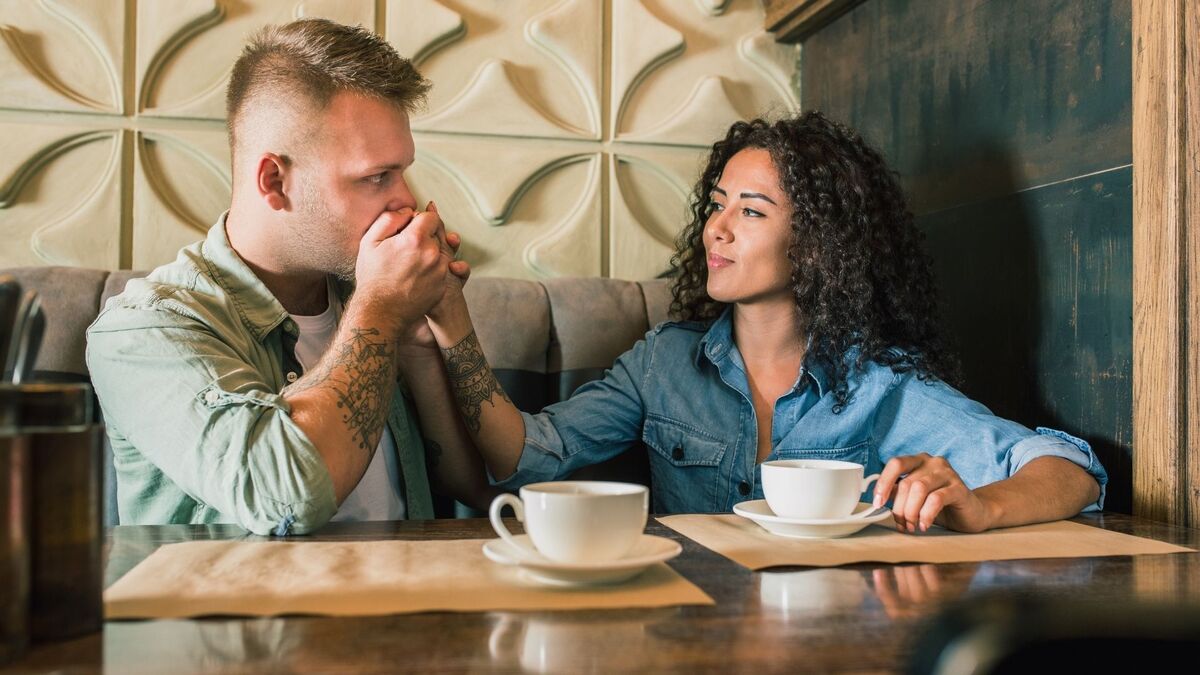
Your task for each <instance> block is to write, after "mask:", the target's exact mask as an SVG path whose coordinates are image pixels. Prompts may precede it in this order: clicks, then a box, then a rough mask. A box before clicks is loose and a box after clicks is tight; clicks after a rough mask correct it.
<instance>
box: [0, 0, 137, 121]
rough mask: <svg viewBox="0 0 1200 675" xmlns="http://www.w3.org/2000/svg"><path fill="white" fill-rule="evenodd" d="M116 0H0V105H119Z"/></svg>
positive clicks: (120, 17)
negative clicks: (1, 92)
mask: <svg viewBox="0 0 1200 675" xmlns="http://www.w3.org/2000/svg"><path fill="white" fill-rule="evenodd" d="M124 31H125V2H124V1H123V0H91V1H90V2H82V1H81V0H4V1H2V2H0V91H3V92H4V93H3V95H2V97H0V108H17V109H32V110H69V111H75V112H101V113H121V112H123V108H122V103H123V96H122V92H123V77H122V64H123V62H124V54H125V52H124Z"/></svg>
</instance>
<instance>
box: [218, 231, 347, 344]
mask: <svg viewBox="0 0 1200 675" xmlns="http://www.w3.org/2000/svg"><path fill="white" fill-rule="evenodd" d="M228 216H229V212H228V211H226V212H225V213H222V214H221V217H220V218H218V219H217V222H216V224H214V225H213V227H212V228H211V229H209V231H208V236H207V237H206V238H205V240H204V248H203V258H204V262H205V264H206V265H207V266H208V271H209V273H210V274H211V275H212V278H213V279H215V280H216V282H217V283H218V284H220V285H221V288H223V289H225V293H226V295H227V296H228V299H229V303H230V305H232V306H233V308H234V309H235V310H236V311H237V313H238V316H239V317H240V318H241V320H242V323H243V324H245V325H246V327H247V328H248V329H250V333H251V334H252V335H253V336H254V339H255V340H258V341H259V342H261V341H263V340H264V339H266V337H267V335H269V334H270V333H271V331H273V330H275V329H276V328H278V327H279V325H280V324H281V323H283V322H284V320H286V319H287V318H288V312H287V310H286V309H284V308H283V305H282V304H280V303H279V300H277V299H276V298H275V296H274V295H273V294H272V293H271V291H270V289H268V288H267V286H266V284H264V283H263V282H262V280H261V279H259V278H258V275H257V274H255V273H254V270H252V269H250V266H249V265H247V264H246V262H245V261H244V260H242V258H241V256H239V255H238V254H237V251H235V250H233V246H232V245H230V243H229V234H228V233H227V232H226V231H225V219H226V218H227V217H228ZM329 284H330V286H331V287H332V289H333V291H334V293H336V294H337V296H338V298H339V299H341V301H342V303H343V304H345V302H346V301H347V300H348V299H349V298H350V295H351V293H353V291H354V284H353V283H352V282H348V281H343V280H341V279H338V278H336V277H334V276H332V275H331V276H330V277H329Z"/></svg>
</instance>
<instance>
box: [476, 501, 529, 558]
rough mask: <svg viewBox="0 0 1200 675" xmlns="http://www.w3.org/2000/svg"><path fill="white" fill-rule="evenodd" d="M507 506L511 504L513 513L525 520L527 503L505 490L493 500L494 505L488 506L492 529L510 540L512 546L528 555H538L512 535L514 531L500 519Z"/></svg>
mask: <svg viewBox="0 0 1200 675" xmlns="http://www.w3.org/2000/svg"><path fill="white" fill-rule="evenodd" d="M505 506H511V507H512V509H513V513H515V514H516V515H517V520H519V521H521V522H522V523H523V522H525V504H523V503H522V502H521V498H520V497H517V496H516V495H513V494H509V493H507V492H505V493H504V494H501V495H497V496H496V498H495V499H493V500H492V505H491V506H490V507H488V520H490V521H492V529H493V530H495V531H496V534H498V535H500V538H501V539H503V540H504V541H506V542H508V544H509V545H510V546H512V547H513V548H515V549H517V550H518V551H520V552H521V553H523V554H525V555H528V556H536V555H537V554H538V553H537V551H535V550H533V549H532V548H530V547H528V546H525V545H523V544H521V542H519V541H517V538H516V537H514V536H512V533H511V532H509V531H508V528H507V527H505V526H504V521H503V520H500V512H501V511H503V510H504V507H505Z"/></svg>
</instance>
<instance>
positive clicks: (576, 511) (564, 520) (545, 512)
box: [488, 481, 650, 563]
mask: <svg viewBox="0 0 1200 675" xmlns="http://www.w3.org/2000/svg"><path fill="white" fill-rule="evenodd" d="M649 502H650V496H649V491H648V490H647V489H646V486H645V485H637V484H634V483H615V482H606V481H559V482H554V483H533V484H532V485H526V486H525V487H523V488H521V497H520V499H518V498H517V497H515V496H513V495H511V494H502V495H500V496H498V497H496V498H495V499H494V500H492V506H491V508H490V509H488V517H489V518H490V519H491V521H492V527H493V528H495V530H496V534H498V535H500V538H501V539H503V540H504V541H506V542H508V543H509V544H510V545H512V546H514V547H516V548H517V549H518V550H520V551H523V552H525V553H526V554H530V555H536V554H539V553H540V554H541V555H542V556H545V557H546V558H549V559H551V560H554V561H557V562H564V563H590V562H604V561H609V560H616V559H618V558H620V557H621V556H623V555H625V554H626V553H627V552H628V551H629V549H631V548H633V545H634V544H635V543H637V540H638V537H640V536H641V534H642V530H644V529H646V513H647V512H648V510H649ZM505 506H511V507H512V508H513V511H515V512H516V514H517V520H519V521H521V522H523V523H524V524H525V532H526V533H528V534H529V538H530V539H531V540H532V541H533V546H534V548H536V549H537V550H536V551H534V550H531V549H529V547H528V546H527V545H523V544H522V543H521V542H519V541H518V540H517V539H516V538H515V537H513V535H512V533H510V532H509V531H508V528H506V527H505V526H504V522H503V521H502V520H501V519H500V512H501V511H502V510H503V509H504V507H505Z"/></svg>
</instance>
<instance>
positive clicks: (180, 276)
mask: <svg viewBox="0 0 1200 675" xmlns="http://www.w3.org/2000/svg"><path fill="white" fill-rule="evenodd" d="M331 283H335V287H336V288H337V290H338V292H339V294H341V295H343V296H346V295H348V292H349V288H348V287H346V286H345V285H344V284H340V283H337V282H333V281H331ZM298 334H299V333H298V330H297V328H296V324H295V322H294V321H292V320H291V319H290V318H289V317H288V313H287V311H286V310H284V308H283V305H281V304H279V301H278V300H276V299H275V297H274V296H273V295H271V292H270V291H269V290H267V287H266V286H264V285H263V283H262V282H261V281H259V279H258V277H257V276H255V274H254V272H252V271H251V270H250V268H249V267H248V266H247V265H246V264H245V263H244V262H242V260H241V258H239V257H238V255H237V253H236V252H234V250H233V248H232V247H230V245H229V238H228V237H227V236H226V233H225V216H224V215H222V216H221V218H220V220H218V221H217V223H216V225H215V226H214V227H213V228H212V229H211V230H210V231H209V233H208V237H207V238H206V239H205V240H204V241H200V242H197V243H195V244H192V245H191V246H188V247H186V248H184V249H183V250H181V251H180V252H179V256H178V257H177V258H176V259H175V261H174V262H172V263H170V264H167V265H164V266H162V267H159V268H158V269H156V270H154V271H153V272H151V273H150V275H149V276H147V277H146V278H144V279H134V280H131V281H130V282H129V284H128V285H127V286H126V287H125V292H123V293H121V294H120V295H118V296H115V297H113V298H111V299H110V300H109V301H108V302H107V303H106V304H105V306H104V309H103V310H102V311H101V312H100V315H99V316H98V317H97V318H96V321H95V322H94V323H92V325H91V327H89V328H88V334H87V365H88V370H89V371H90V373H91V377H92V383H93V384H94V386H95V389H96V394H97V396H98V397H99V399H100V406H101V409H102V410H103V411H104V418H105V424H106V426H107V430H108V437H109V440H110V442H111V444H112V450H113V462H114V464H115V466H116V474H117V511H118V514H119V517H120V522H121V524H123V525H131V524H142V525H147V524H165V523H235V524H238V525H241V526H242V527H244V528H246V529H247V530H250V531H251V532H254V533H256V534H269V533H274V534H279V535H282V534H288V533H292V534H304V533H307V532H312V531H313V530H315V529H317V528H319V527H321V526H322V525H324V524H325V523H326V522H327V521H328V520H329V519H330V518H331V517H333V514H334V512H336V511H337V503H336V501H335V498H334V492H333V482H332V480H331V479H330V476H329V471H328V469H326V467H325V463H324V461H323V460H322V459H321V456H320V455H319V454H318V453H317V450H316V448H315V447H314V446H313V444H312V442H311V441H309V439H308V437H307V436H306V435H305V434H304V432H303V431H302V430H301V429H300V427H298V426H296V423H295V422H294V421H292V418H291V407H290V406H289V404H288V402H287V401H286V400H284V398H283V396H282V395H280V392H281V391H282V390H283V388H284V387H285V386H287V385H288V384H289V378H288V376H289V373H295V375H296V376H298V375H299V374H300V373H301V372H302V370H301V366H300V364H299V362H298V361H297V359H296V357H295V353H294V350H295V345H296V339H297V336H298ZM292 379H294V377H293V378H292ZM387 426H388V431H389V433H391V434H392V439H393V441H394V444H395V447H396V451H397V454H398V459H399V462H398V464H399V466H400V469H401V473H402V476H403V480H404V494H405V498H406V501H407V504H406V507H407V512H408V517H409V518H412V519H423V518H432V517H433V506H432V499H431V497H430V492H429V479H428V475H427V474H426V469H425V453H424V445H423V443H422V440H421V434H420V429H419V427H418V425H417V420H416V415H415V412H414V409H413V405H412V401H411V400H410V399H409V397H408V394H407V392H406V391H404V389H403V388H402V387H400V386H399V384H398V385H397V387H396V391H395V392H394V394H393V396H392V405H391V410H390V411H389V415H388V422H387Z"/></svg>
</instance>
